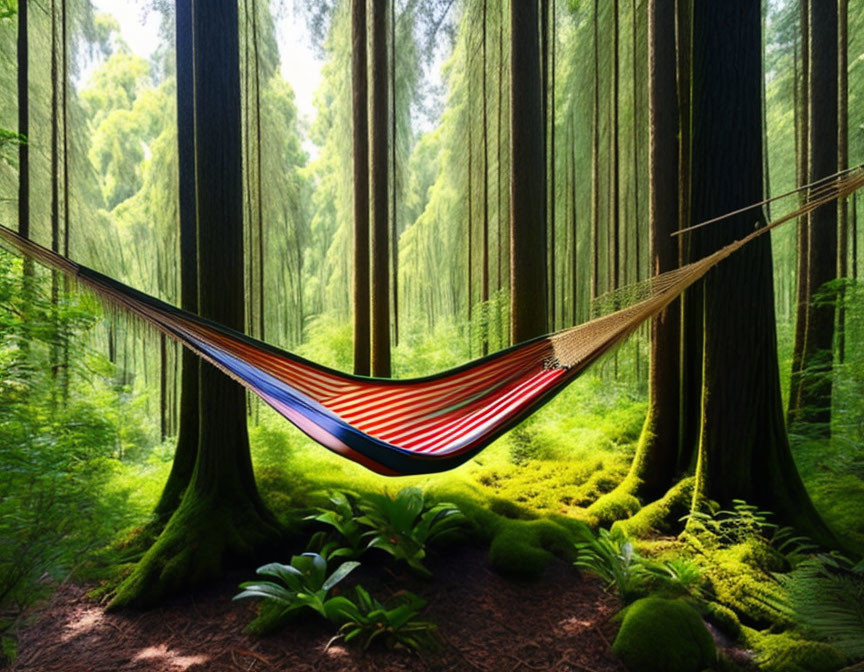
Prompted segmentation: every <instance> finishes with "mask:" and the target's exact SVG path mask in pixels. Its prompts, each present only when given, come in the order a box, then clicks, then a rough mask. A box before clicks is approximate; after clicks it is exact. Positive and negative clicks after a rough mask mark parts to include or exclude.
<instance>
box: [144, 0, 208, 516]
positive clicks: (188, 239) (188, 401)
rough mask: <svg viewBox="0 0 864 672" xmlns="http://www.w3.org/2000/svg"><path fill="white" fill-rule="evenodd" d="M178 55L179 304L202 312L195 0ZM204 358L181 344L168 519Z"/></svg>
mask: <svg viewBox="0 0 864 672" xmlns="http://www.w3.org/2000/svg"><path fill="white" fill-rule="evenodd" d="M175 35H176V38H175V39H176V42H175V44H176V59H177V167H178V172H177V194H178V203H177V205H178V208H177V212H178V216H179V220H180V221H179V229H180V307H181V308H183V310H188V311H189V312H191V313H197V312H198V240H197V222H196V206H195V92H194V86H193V85H194V81H195V80H194V61H193V55H194V54H193V45H192V39H193V38H192V0H176V5H175ZM199 362H200V359H199V358H198V356H197V355H196V354H195V353H194V352H192V351H191V350H189V349H188V348H183V355H182V363H181V379H180V418H179V427H178V430H177V447H176V449H175V451H174V461H173V463H172V464H171V473H170V474H169V475H168V481H167V482H166V483H165V487H164V489H163V490H162V495H161V497H160V498H159V503H158V504H157V505H156V509H155V513H156V517H157V520H160V521H162V522H163V523H164V522H165V521H167V520H168V518H169V517H170V515H171V514H172V513H173V512H174V510H175V509H176V508H177V506H178V505H179V504H180V500H181V499H182V497H183V493H184V492H185V490H186V486H188V485H189V479H190V478H191V477H192V471H193V470H194V468H195V455H196V454H197V452H198V403H199V399H198V376H199V372H198V368H199V364H198V363H199Z"/></svg>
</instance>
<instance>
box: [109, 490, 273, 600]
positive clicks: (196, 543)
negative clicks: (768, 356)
mask: <svg viewBox="0 0 864 672" xmlns="http://www.w3.org/2000/svg"><path fill="white" fill-rule="evenodd" d="M250 503H251V502H250ZM282 534H283V532H282V530H280V529H278V528H277V527H276V526H275V525H274V524H272V523H271V522H270V521H266V520H265V519H264V518H263V517H261V516H260V514H259V512H258V511H257V510H255V509H254V508H252V507H248V506H239V505H237V504H236V503H235V502H232V501H228V500H224V499H221V498H219V497H216V496H207V497H204V496H191V495H190V493H187V494H186V496H185V497H184V498H183V502H182V503H181V504H180V507H179V508H178V509H177V511H176V512H175V513H174V515H173V516H172V517H171V520H170V521H169V522H168V524H167V525H166V526H165V529H164V530H163V531H162V534H161V535H160V536H159V538H158V539H157V540H156V542H155V543H154V544H153V546H152V547H151V548H150V550H149V551H147V553H146V554H145V555H144V557H143V558H142V559H141V561H140V562H139V563H138V565H137V566H136V567H135V570H134V571H133V572H132V573H131V574H130V575H129V576H128V577H127V578H126V579H125V580H124V581H123V583H121V584H120V586H119V588H118V589H117V592H116V593H115V595H114V598H113V599H112V600H111V603H110V605H109V607H110V608H111V609H116V608H120V607H149V606H152V605H155V604H157V603H158V602H159V600H161V599H162V598H163V597H165V596H166V595H170V594H172V593H177V592H181V591H183V590H188V589H189V588H191V587H194V586H198V585H201V584H203V583H206V582H207V581H212V580H214V579H216V578H218V577H219V576H221V575H222V570H223V564H224V563H225V561H226V560H228V561H236V560H242V561H245V562H250V561H253V560H255V559H256V557H257V554H258V553H259V552H260V551H261V550H262V549H263V548H264V547H265V546H267V545H269V544H273V543H275V542H276V541H277V540H279V539H280V538H282Z"/></svg>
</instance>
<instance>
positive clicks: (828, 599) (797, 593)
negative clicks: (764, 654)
mask: <svg viewBox="0 0 864 672" xmlns="http://www.w3.org/2000/svg"><path fill="white" fill-rule="evenodd" d="M774 578H775V579H776V580H777V582H778V583H779V584H780V586H781V588H782V589H783V590H782V593H781V600H782V601H781V602H780V604H778V605H775V606H777V607H778V608H779V609H780V610H781V611H783V612H785V613H786V614H787V615H788V616H789V617H790V618H791V619H792V620H793V621H794V622H795V623H796V624H798V625H799V626H800V627H801V629H802V630H803V631H804V633H805V634H807V635H809V636H811V637H814V638H816V639H821V640H823V641H827V642H829V643H830V644H832V645H833V646H834V647H835V648H837V649H839V650H840V651H842V652H843V653H844V654H846V656H848V657H849V658H851V659H860V658H864V570H862V566H861V564H860V563H859V565H857V566H855V567H853V566H851V563H850V562H849V561H848V560H846V559H845V558H841V557H839V556H831V555H816V556H812V557H811V558H809V559H807V560H805V561H803V562H801V563H800V564H799V565H798V566H797V567H796V568H795V569H794V570H793V571H791V572H789V573H788V574H775V575H774Z"/></svg>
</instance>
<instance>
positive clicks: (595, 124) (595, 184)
mask: <svg viewBox="0 0 864 672" xmlns="http://www.w3.org/2000/svg"><path fill="white" fill-rule="evenodd" d="M599 4H600V0H594V20H593V31H594V32H593V36H594V41H593V42H594V101H593V111H592V117H591V296H590V299H591V302H592V303H593V301H594V300H595V299H596V298H597V297H598V296H599V295H600V47H599V44H598V34H597V33H598V25H597V24H598V23H599V22H600V9H599Z"/></svg>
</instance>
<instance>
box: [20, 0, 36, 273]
mask: <svg viewBox="0 0 864 672" xmlns="http://www.w3.org/2000/svg"><path fill="white" fill-rule="evenodd" d="M27 31H28V24H27V1H26V0H21V1H20V2H19V3H18V45H17V49H18V135H19V136H20V139H21V142H20V143H19V144H18V233H19V234H20V235H21V236H23V237H24V238H29V237H30V144H29V139H30V75H29V72H30V46H29V39H28V37H29V36H28V32H27ZM24 267H25V269H26V268H28V263H27V261H26V260H25V261H24ZM29 268H30V269H31V271H32V268H33V264H32V262H30V264H29ZM25 275H29V274H25Z"/></svg>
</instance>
